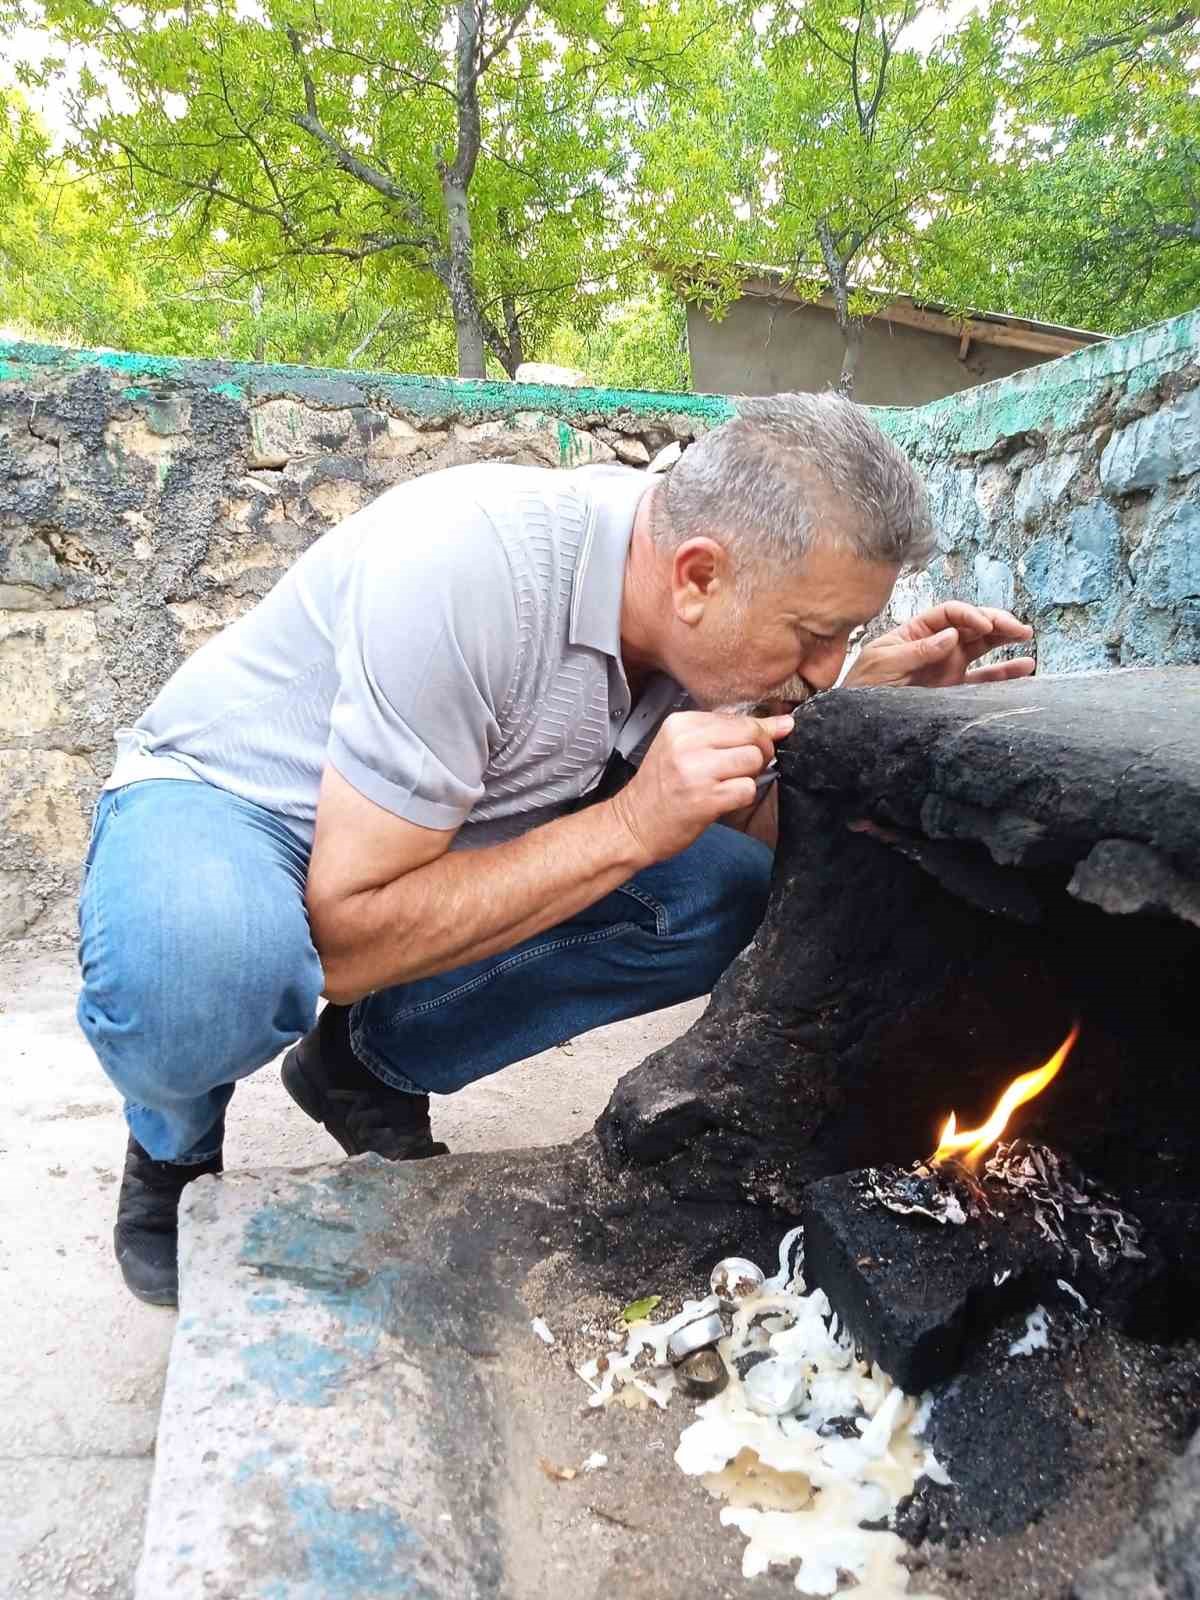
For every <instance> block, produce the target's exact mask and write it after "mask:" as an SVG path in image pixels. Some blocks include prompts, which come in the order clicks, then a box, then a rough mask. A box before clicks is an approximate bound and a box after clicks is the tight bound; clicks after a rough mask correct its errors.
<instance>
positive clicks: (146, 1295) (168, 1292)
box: [113, 1241, 179, 1309]
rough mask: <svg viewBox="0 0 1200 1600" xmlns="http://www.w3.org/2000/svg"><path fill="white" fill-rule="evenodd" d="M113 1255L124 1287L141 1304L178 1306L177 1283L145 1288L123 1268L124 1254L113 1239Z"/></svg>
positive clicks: (174, 1307) (175, 1307) (173, 1307)
mask: <svg viewBox="0 0 1200 1600" xmlns="http://www.w3.org/2000/svg"><path fill="white" fill-rule="evenodd" d="M113 1255H114V1257H115V1258H116V1263H117V1266H118V1267H120V1269H121V1278H122V1281H123V1282H124V1284H125V1287H126V1288H127V1289H128V1290H129V1292H130V1294H131V1295H133V1297H134V1298H135V1299H136V1300H140V1301H141V1302H142V1303H143V1305H147V1306H170V1307H171V1308H172V1309H177V1308H178V1306H179V1285H178V1284H173V1285H171V1286H169V1287H167V1288H163V1289H147V1288H145V1287H143V1286H142V1285H141V1284H138V1283H134V1281H133V1279H132V1278H131V1277H130V1276H129V1273H128V1272H127V1271H126V1270H125V1258H124V1256H122V1254H121V1252H120V1251H119V1250H118V1249H117V1248H116V1244H115V1241H114V1247H113Z"/></svg>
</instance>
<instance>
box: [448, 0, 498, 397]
mask: <svg viewBox="0 0 1200 1600" xmlns="http://www.w3.org/2000/svg"><path fill="white" fill-rule="evenodd" d="M455 54H456V57H457V60H456V71H455V95H454V98H455V101H456V102H457V105H458V130H457V133H458V137H457V142H456V144H455V149H454V160H453V162H450V163H447V162H443V163H442V164H441V178H442V198H443V200H444V201H445V204H446V232H447V241H448V244H449V260H448V271H447V275H446V287H447V289H448V291H449V294H450V311H451V314H452V315H453V317H454V332H455V335H456V337H457V339H458V375H459V377H460V378H483V377H486V376H487V372H486V368H485V366H484V337H483V318H482V317H481V316H480V313H479V298H478V296H477V295H476V293H475V247H474V240H473V239H472V236H471V213H470V209H469V206H468V195H469V191H470V188H471V179H472V178H473V177H474V176H475V163H476V162H477V161H478V159H479V144H480V138H481V128H480V119H479V74H480V70H481V56H480V38H479V12H478V11H477V10H476V0H458V39H457V41H456V44H455Z"/></svg>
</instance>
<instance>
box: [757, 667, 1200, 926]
mask: <svg viewBox="0 0 1200 1600" xmlns="http://www.w3.org/2000/svg"><path fill="white" fill-rule="evenodd" d="M780 766H781V769H782V770H783V772H784V774H785V775H786V776H788V777H790V778H793V779H794V780H795V781H797V782H799V783H800V784H802V786H804V787H805V788H808V789H809V790H811V791H813V792H815V793H834V792H836V793H837V794H838V795H840V796H841V797H843V798H844V799H845V800H846V801H848V802H850V803H852V804H853V803H855V802H857V803H858V804H860V805H861V806H862V807H863V810H864V814H865V815H870V816H873V817H875V818H876V819H877V820H880V821H883V820H884V819H888V820H891V821H892V822H894V823H895V824H897V825H899V826H900V827H902V828H903V829H905V830H906V831H908V832H911V833H915V834H923V835H925V836H926V837H928V838H932V839H958V840H964V841H966V840H970V841H977V842H978V843H981V844H983V845H985V846H986V847H987V850H988V852H989V854H990V855H991V856H992V858H993V859H994V860H995V861H996V862H998V863H1001V864H1004V865H1013V864H1023V865H1029V866H1037V865H1047V864H1049V863H1053V862H1059V863H1065V864H1069V865H1070V866H1072V867H1074V866H1075V865H1076V864H1078V863H1081V862H1085V861H1087V860H1088V858H1089V857H1092V859H1091V862H1090V865H1089V866H1088V867H1087V870H1086V871H1085V872H1083V873H1081V875H1080V878H1079V882H1078V883H1077V885H1076V889H1075V892H1076V893H1079V894H1082V895H1084V896H1085V897H1086V898H1089V899H1093V900H1096V901H1097V902H1098V903H1103V900H1102V899H1101V896H1102V895H1103V894H1111V896H1112V898H1113V901H1114V905H1113V909H1116V902H1117V901H1118V900H1119V901H1121V902H1123V903H1124V905H1125V909H1127V910H1131V911H1132V910H1134V909H1137V906H1136V903H1135V902H1136V900H1137V896H1138V889H1137V883H1138V877H1139V873H1141V874H1143V875H1144V878H1145V883H1144V888H1145V895H1146V899H1145V906H1146V909H1151V908H1158V909H1161V910H1164V911H1168V912H1171V911H1174V912H1175V914H1178V915H1180V916H1183V917H1185V918H1186V917H1190V918H1191V920H1193V921H1194V920H1195V918H1194V917H1193V916H1192V914H1191V911H1190V910H1189V907H1191V906H1193V905H1194V902H1193V901H1191V900H1189V899H1188V897H1187V892H1186V891H1187V890H1188V889H1189V888H1190V889H1195V887H1196V886H1197V884H1200V668H1195V667H1178V668H1170V669H1164V670H1128V671H1120V672H1104V673H1081V674H1073V675H1070V676H1065V677H1048V678H1028V679H1025V680H1023V681H1021V682H1019V683H1007V684H980V685H978V686H971V687H964V688H960V689H949V690H942V691H930V690H926V689H887V690H874V689H859V690H850V691H848V692H847V691H839V692H837V693H835V694H831V695H825V696H820V697H819V698H818V699H817V700H815V701H813V702H812V703H811V704H810V705H809V706H808V707H807V708H806V710H805V711H804V713H803V714H802V715H801V717H800V718H799V720H798V724H797V731H796V733H795V735H794V736H793V737H792V738H791V739H790V740H789V741H788V744H787V746H786V747H785V748H784V750H783V751H781V754H780ZM1113 841H1121V842H1122V843H1123V844H1129V843H1134V844H1136V845H1138V846H1139V847H1140V848H1139V849H1138V850H1137V851H1134V852H1130V851H1127V850H1124V851H1123V850H1116V851H1114V850H1113V849H1112V842H1113ZM1097 846H1103V847H1104V848H1102V849H1100V850H1099V852H1098V853H1097V854H1095V855H1094V856H1093V855H1092V853H1093V852H1094V851H1096V847H1097ZM1168 880H1169V881H1170V882H1171V883H1172V884H1174V886H1175V890H1176V892H1177V893H1178V894H1179V896H1180V897H1181V898H1180V904H1179V906H1178V907H1172V906H1171V905H1169V904H1167V888H1166V883H1167V881H1168ZM1105 886H1107V887H1105Z"/></svg>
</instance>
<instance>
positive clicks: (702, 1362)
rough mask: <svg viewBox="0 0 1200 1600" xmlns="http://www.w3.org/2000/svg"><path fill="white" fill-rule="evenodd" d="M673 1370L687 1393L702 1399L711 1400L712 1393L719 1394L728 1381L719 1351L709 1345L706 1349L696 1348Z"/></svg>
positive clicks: (727, 1374)
mask: <svg viewBox="0 0 1200 1600" xmlns="http://www.w3.org/2000/svg"><path fill="white" fill-rule="evenodd" d="M675 1370H676V1371H677V1372H678V1374H679V1376H680V1378H681V1379H682V1380H683V1386H684V1388H685V1389H686V1390H687V1391H688V1393H689V1394H694V1395H696V1396H697V1397H698V1398H701V1399H704V1400H711V1399H712V1397H713V1395H715V1394H720V1392H721V1390H722V1389H723V1388H724V1387H725V1385H726V1384H727V1383H728V1382H729V1373H728V1372H727V1371H726V1368H725V1363H724V1362H723V1361H722V1360H721V1354H720V1351H718V1350H714V1349H713V1348H712V1346H711V1345H710V1346H709V1347H708V1348H707V1349H706V1350H697V1351H696V1352H695V1353H694V1354H693V1355H690V1356H687V1357H686V1358H685V1359H684V1360H683V1361H681V1362H680V1363H679V1365H678V1367H677V1368H676V1369H675Z"/></svg>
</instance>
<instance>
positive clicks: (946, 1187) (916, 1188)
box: [857, 1162, 978, 1225]
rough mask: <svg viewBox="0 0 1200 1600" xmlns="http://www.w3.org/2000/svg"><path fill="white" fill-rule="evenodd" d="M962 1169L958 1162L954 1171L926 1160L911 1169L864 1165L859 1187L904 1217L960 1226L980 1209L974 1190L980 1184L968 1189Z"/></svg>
mask: <svg viewBox="0 0 1200 1600" xmlns="http://www.w3.org/2000/svg"><path fill="white" fill-rule="evenodd" d="M961 1170H962V1169H961V1168H959V1167H958V1166H957V1163H956V1164H955V1169H954V1171H953V1172H947V1171H945V1170H944V1169H941V1168H938V1167H929V1166H926V1165H925V1164H924V1163H923V1162H918V1163H917V1164H916V1165H915V1166H913V1167H911V1168H908V1169H905V1168H904V1167H865V1168H864V1169H863V1172H862V1175H861V1177H860V1178H859V1179H858V1185H857V1186H858V1187H859V1188H861V1189H862V1191H863V1192H864V1193H865V1194H866V1195H868V1196H869V1197H870V1198H871V1199H872V1200H874V1201H876V1202H877V1203H878V1204H879V1205H881V1206H885V1207H886V1208H887V1210H889V1211H895V1212H897V1213H898V1214H899V1215H900V1216H902V1217H907V1216H914V1215H915V1216H921V1217H929V1218H930V1219H931V1221H933V1222H940V1223H943V1224H944V1223H955V1224H958V1225H961V1224H962V1223H964V1222H966V1220H967V1217H968V1216H969V1215H973V1214H975V1212H977V1210H978V1201H977V1198H976V1194H975V1192H974V1191H975V1190H977V1189H978V1185H973V1186H971V1187H970V1188H968V1186H967V1184H965V1183H964V1182H963V1177H962V1176H960V1174H961ZM964 1176H965V1175H964Z"/></svg>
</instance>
